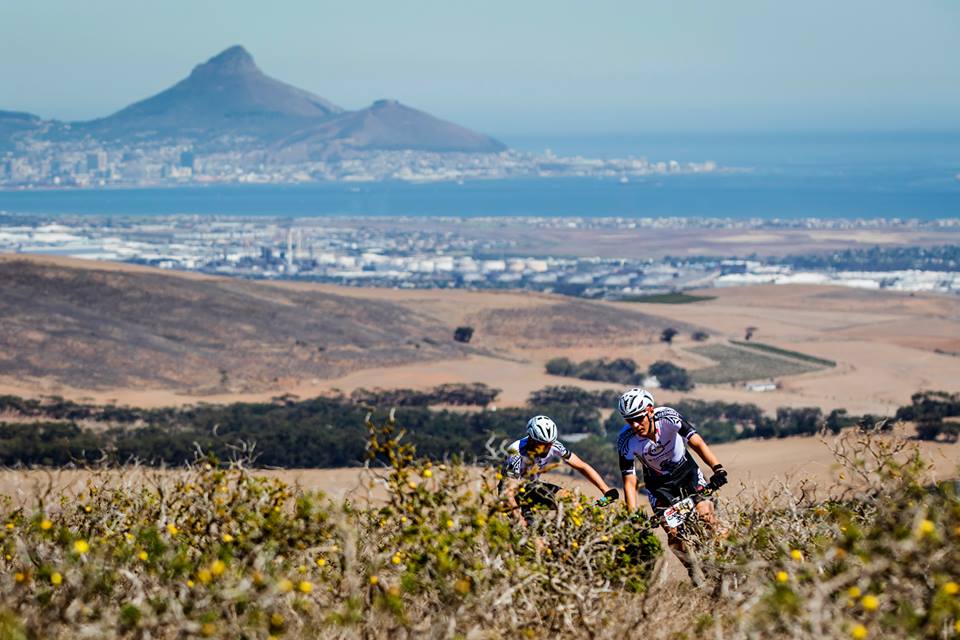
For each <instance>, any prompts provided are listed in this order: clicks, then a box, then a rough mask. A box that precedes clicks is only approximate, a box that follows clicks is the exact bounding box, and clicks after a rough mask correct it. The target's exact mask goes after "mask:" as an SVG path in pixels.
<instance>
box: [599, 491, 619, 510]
mask: <svg viewBox="0 0 960 640" xmlns="http://www.w3.org/2000/svg"><path fill="white" fill-rule="evenodd" d="M619 499H620V492H619V491H617V490H616V489H610V490H608V491H607V492H606V493H604V494H603V497H602V498H600V499H599V500H597V501H596V502H594V503H593V504H595V505H596V506H598V507H605V506H607V505H608V504H610V503H611V502H616V501H617V500H619Z"/></svg>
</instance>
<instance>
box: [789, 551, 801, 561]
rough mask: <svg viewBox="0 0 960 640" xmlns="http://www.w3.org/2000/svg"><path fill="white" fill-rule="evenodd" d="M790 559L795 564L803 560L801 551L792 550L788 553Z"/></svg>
mask: <svg viewBox="0 0 960 640" xmlns="http://www.w3.org/2000/svg"><path fill="white" fill-rule="evenodd" d="M790 557H791V558H793V559H794V560H796V561H797V562H800V561H801V560H803V551H800V549H794V550H793V551H791V552H790Z"/></svg>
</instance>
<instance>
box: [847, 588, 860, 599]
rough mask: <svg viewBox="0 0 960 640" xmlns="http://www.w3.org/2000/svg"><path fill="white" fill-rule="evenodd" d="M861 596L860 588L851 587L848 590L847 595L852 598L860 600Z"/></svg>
mask: <svg viewBox="0 0 960 640" xmlns="http://www.w3.org/2000/svg"><path fill="white" fill-rule="evenodd" d="M860 594H861V591H860V587H850V588H849V589H847V595H848V596H850V597H851V598H859V597H860Z"/></svg>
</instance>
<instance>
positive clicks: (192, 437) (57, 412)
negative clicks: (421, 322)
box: [0, 386, 960, 477]
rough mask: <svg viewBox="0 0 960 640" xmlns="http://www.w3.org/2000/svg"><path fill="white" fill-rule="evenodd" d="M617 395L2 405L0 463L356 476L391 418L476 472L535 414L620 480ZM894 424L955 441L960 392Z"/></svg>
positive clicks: (790, 415) (821, 422)
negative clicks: (199, 461) (424, 402)
mask: <svg viewBox="0 0 960 640" xmlns="http://www.w3.org/2000/svg"><path fill="white" fill-rule="evenodd" d="M481 391H482V390H481ZM617 396H618V393H617V391H615V390H604V391H585V390H582V389H577V388H576V387H568V386H559V387H545V388H543V389H540V390H538V391H535V392H534V393H533V394H531V396H530V404H529V405H528V406H526V407H520V408H509V409H499V410H497V409H495V408H485V409H481V410H479V411H474V412H461V411H452V410H448V409H443V410H437V409H435V408H430V407H426V406H399V407H396V408H395V409H391V408H390V407H387V406H371V405H368V404H364V403H359V402H355V401H354V400H353V398H351V397H344V396H337V397H330V398H327V397H321V398H314V399H309V400H298V399H294V398H292V397H290V396H287V397H282V398H278V399H276V400H275V401H273V402H262V403H235V404H230V405H199V406H192V407H182V408H163V409H139V408H132V407H116V406H112V405H108V406H96V405H86V404H80V403H74V402H71V401H68V400H63V399H60V398H45V399H41V400H34V399H30V400H27V399H23V398H19V397H16V396H0V464H3V465H7V466H11V465H17V464H24V465H49V466H63V465H68V464H71V463H90V462H94V461H98V460H101V459H107V460H110V461H113V462H117V463H128V462H131V461H140V462H142V463H145V464H152V465H159V464H166V465H182V464H186V463H189V462H191V461H192V460H194V459H195V458H196V454H197V452H199V451H202V452H204V453H209V454H213V455H216V456H217V457H218V458H220V459H229V458H231V457H235V456H240V455H243V456H245V457H248V456H249V455H250V454H251V452H252V455H253V457H254V458H255V461H256V463H257V464H260V465H264V466H277V467H342V466H354V465H360V464H362V463H363V460H364V454H365V446H366V437H365V434H366V427H365V420H366V418H367V416H368V415H372V416H373V417H374V419H378V420H383V419H385V418H386V417H387V415H388V413H390V412H391V411H393V412H394V417H395V419H396V421H397V423H398V424H400V425H401V426H402V427H403V428H404V429H405V430H406V431H407V436H406V437H407V438H409V441H410V442H411V443H413V444H415V445H416V447H417V450H418V451H420V452H421V453H422V454H423V455H425V456H427V457H429V458H433V459H443V458H445V457H448V456H451V455H455V454H456V455H461V456H463V457H464V458H465V459H466V460H468V461H473V462H483V461H489V460H491V459H497V458H498V457H499V456H500V455H501V453H502V446H503V445H504V444H505V443H507V442H509V441H511V440H514V439H516V438H519V437H521V436H522V435H523V433H524V426H525V424H526V421H527V420H528V419H529V418H530V417H531V416H532V415H534V414H546V415H549V416H550V417H552V418H553V419H554V420H556V421H557V423H558V424H559V425H560V428H561V438H563V436H564V435H569V434H573V433H585V434H589V435H588V436H587V437H586V438H585V439H582V440H580V441H578V442H576V443H575V444H574V445H573V448H574V449H575V450H576V451H577V452H578V453H579V454H580V455H582V456H583V457H584V458H585V459H587V460H589V461H590V463H591V464H595V466H597V467H598V469H601V471H602V472H603V473H605V474H608V475H609V476H610V477H615V474H616V463H617V461H616V452H615V447H614V445H615V443H616V438H617V434H618V433H619V431H620V429H621V428H622V427H623V421H622V420H621V419H620V416H619V413H618V412H617V411H616V410H613V411H612V412H611V413H610V415H609V417H608V418H607V419H606V420H604V419H603V413H602V411H601V409H614V407H615V406H616V398H617ZM377 397H378V398H380V397H386V396H381V395H378V396H377ZM438 397H445V396H443V394H442V393H441V394H440V395H439V396H438ZM447 399H448V398H447ZM673 407H674V408H675V409H677V410H678V411H679V412H680V413H681V414H682V415H684V416H685V417H686V419H687V420H689V421H690V422H691V423H693V424H694V426H695V427H696V429H697V430H698V432H699V433H701V434H702V435H703V436H704V438H705V439H706V440H707V441H708V442H711V443H721V442H731V441H734V440H740V439H744V438H783V437H787V436H797V435H815V434H817V433H820V432H823V431H832V432H835V433H836V432H839V431H840V430H841V429H844V428H846V427H850V426H854V425H858V424H859V425H865V424H872V423H873V422H874V421H875V418H874V417H872V416H854V415H849V414H847V412H846V411H845V410H843V409H835V410H834V411H832V412H830V413H829V414H827V415H824V414H823V413H822V412H821V410H820V409H819V408H817V407H799V408H797V407H781V408H779V409H778V410H777V411H776V413H775V414H774V415H767V414H765V413H764V412H763V411H762V410H761V409H760V408H759V407H758V406H757V405H755V404H752V403H727V402H719V401H714V402H707V401H703V400H681V401H679V402H676V403H674V404H673ZM3 415H10V416H15V417H16V418H17V421H16V422H4V421H3V418H2V416H3ZM896 417H897V418H898V419H901V420H912V421H915V422H916V424H917V429H918V436H919V437H921V438H927V439H935V438H937V437H940V436H946V437H947V438H952V439H956V437H957V434H958V428H957V427H958V426H960V421H955V420H953V418H955V417H960V394H948V393H945V392H923V393H918V394H915V395H914V396H913V398H912V402H911V404H910V405H908V406H905V407H901V408H900V410H898V412H897V416H896ZM24 418H34V419H33V420H32V421H24V420H23V419H24ZM89 421H93V422H99V423H100V424H99V425H98V427H97V428H96V429H90V428H87V427H85V426H83V425H82V424H81V423H82V422H89ZM931 425H932V426H931ZM934 427H936V428H934Z"/></svg>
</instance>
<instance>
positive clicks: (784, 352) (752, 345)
mask: <svg viewBox="0 0 960 640" xmlns="http://www.w3.org/2000/svg"><path fill="white" fill-rule="evenodd" d="M730 342H731V343H733V344H735V345H737V346H739V347H746V348H748V349H756V350H758V351H765V352H767V353H773V354H775V355H778V356H786V357H787V358H793V359H794V360H802V361H804V362H810V363H812V364H818V365H822V366H824V367H835V366H837V363H836V362H834V361H833V360H827V359H826V358H817V357H816V356H809V355H807V354H805V353H800V352H799V351H790V350H789V349H781V348H780V347H775V346H773V345H770V344H764V343H762V342H745V341H742V340H731V341H730Z"/></svg>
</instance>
